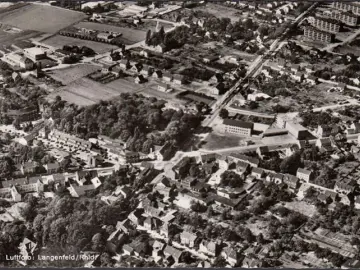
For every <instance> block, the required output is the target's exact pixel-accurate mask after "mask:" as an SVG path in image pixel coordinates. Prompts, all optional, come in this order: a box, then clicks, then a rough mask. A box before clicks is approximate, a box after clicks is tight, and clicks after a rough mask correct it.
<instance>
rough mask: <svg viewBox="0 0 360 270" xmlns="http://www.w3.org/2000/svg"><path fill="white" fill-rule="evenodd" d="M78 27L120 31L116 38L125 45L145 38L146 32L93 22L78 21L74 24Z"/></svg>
mask: <svg viewBox="0 0 360 270" xmlns="http://www.w3.org/2000/svg"><path fill="white" fill-rule="evenodd" d="M75 27H78V28H88V29H93V30H97V31H113V32H118V33H122V36H121V37H119V38H118V39H119V40H121V41H122V42H123V43H125V44H126V45H130V44H134V43H137V42H139V41H142V40H144V39H145V36H146V32H145V31H141V30H135V29H130V28H124V27H118V26H114V25H109V24H101V23H94V22H80V23H78V24H76V25H75Z"/></svg>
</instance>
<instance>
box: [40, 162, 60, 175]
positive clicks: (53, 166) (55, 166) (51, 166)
mask: <svg viewBox="0 0 360 270" xmlns="http://www.w3.org/2000/svg"><path fill="white" fill-rule="evenodd" d="M44 168H45V170H46V172H47V173H48V174H54V173H57V172H58V171H59V169H60V164H59V163H58V162H54V163H47V164H45V165H44Z"/></svg>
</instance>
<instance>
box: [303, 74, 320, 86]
mask: <svg viewBox="0 0 360 270" xmlns="http://www.w3.org/2000/svg"><path fill="white" fill-rule="evenodd" d="M306 82H307V83H309V84H310V85H316V84H317V83H318V78H317V77H315V76H313V75H310V76H308V77H307V78H306Z"/></svg>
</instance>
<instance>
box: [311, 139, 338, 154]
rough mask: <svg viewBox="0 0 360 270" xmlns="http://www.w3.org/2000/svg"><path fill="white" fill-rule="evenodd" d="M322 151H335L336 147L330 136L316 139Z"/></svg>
mask: <svg viewBox="0 0 360 270" xmlns="http://www.w3.org/2000/svg"><path fill="white" fill-rule="evenodd" d="M315 145H316V146H317V147H318V148H319V149H320V151H321V152H331V151H334V147H333V145H332V143H331V140H330V139H329V138H323V139H318V140H316V144H315Z"/></svg>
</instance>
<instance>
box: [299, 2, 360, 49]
mask: <svg viewBox="0 0 360 270" xmlns="http://www.w3.org/2000/svg"><path fill="white" fill-rule="evenodd" d="M359 8H360V5H359V3H356V2H333V3H332V8H331V9H330V10H325V11H324V12H323V13H322V14H316V15H315V16H311V17H309V18H308V22H309V23H310V25H309V26H305V27H304V36H305V37H307V38H309V39H311V40H315V41H320V42H324V43H330V42H332V41H333V40H334V37H335V35H334V34H336V33H338V32H339V31H340V30H341V23H344V24H346V25H349V26H356V25H357V24H358V21H359V15H360V13H359Z"/></svg>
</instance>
